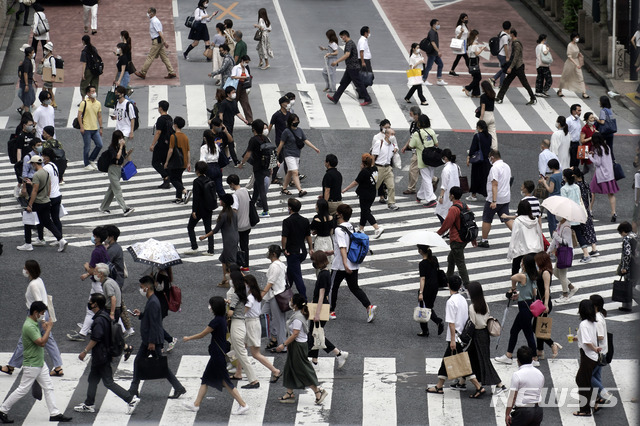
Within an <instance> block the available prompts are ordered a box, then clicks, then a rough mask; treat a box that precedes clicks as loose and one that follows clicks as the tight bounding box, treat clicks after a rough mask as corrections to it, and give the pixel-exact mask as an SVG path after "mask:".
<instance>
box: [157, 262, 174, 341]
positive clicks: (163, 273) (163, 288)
mask: <svg viewBox="0 0 640 426" xmlns="http://www.w3.org/2000/svg"><path fill="white" fill-rule="evenodd" d="M151 277H152V278H153V282H154V287H153V288H154V289H155V292H156V297H157V298H158V300H159V301H160V312H161V313H162V320H163V321H164V319H165V318H166V317H168V316H169V300H170V299H171V286H172V285H173V269H171V266H169V267H166V268H159V269H158V272H156V273H155V274H153V272H152V275H151ZM162 334H163V338H164V341H165V342H167V350H166V352H171V351H172V350H173V349H174V348H175V346H176V343H178V339H177V338H176V337H173V336H172V335H171V334H169V333H168V332H167V329H166V328H165V327H164V323H163V324H162Z"/></svg>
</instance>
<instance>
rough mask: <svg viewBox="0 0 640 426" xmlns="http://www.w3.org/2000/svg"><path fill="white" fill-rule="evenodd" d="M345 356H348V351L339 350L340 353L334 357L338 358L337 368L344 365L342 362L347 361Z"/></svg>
mask: <svg viewBox="0 0 640 426" xmlns="http://www.w3.org/2000/svg"><path fill="white" fill-rule="evenodd" d="M347 358H349V352H347V351H340V355H339V356H337V357H336V359H337V360H338V368H339V369H340V368H342V367H344V363H345V362H347Z"/></svg>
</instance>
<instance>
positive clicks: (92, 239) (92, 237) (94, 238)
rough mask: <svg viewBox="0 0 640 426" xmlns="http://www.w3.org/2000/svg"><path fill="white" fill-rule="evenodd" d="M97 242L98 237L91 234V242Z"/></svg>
mask: <svg viewBox="0 0 640 426" xmlns="http://www.w3.org/2000/svg"><path fill="white" fill-rule="evenodd" d="M95 243H96V237H94V236H93V235H92V236H91V244H95Z"/></svg>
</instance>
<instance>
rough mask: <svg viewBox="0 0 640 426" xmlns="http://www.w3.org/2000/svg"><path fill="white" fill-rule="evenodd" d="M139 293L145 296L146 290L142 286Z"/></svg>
mask: <svg viewBox="0 0 640 426" xmlns="http://www.w3.org/2000/svg"><path fill="white" fill-rule="evenodd" d="M140 295H141V296H145V297H146V296H147V292H146V291H145V290H144V288H142V287H141V288H140Z"/></svg>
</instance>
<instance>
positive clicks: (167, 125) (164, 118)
mask: <svg viewBox="0 0 640 426" xmlns="http://www.w3.org/2000/svg"><path fill="white" fill-rule="evenodd" d="M155 128H156V131H158V130H160V131H161V132H162V133H161V134H160V137H159V138H158V143H157V146H158V147H160V149H161V150H164V151H168V150H169V137H171V135H172V134H173V133H174V132H173V118H172V117H171V116H170V115H169V114H165V115H161V116H160V117H158V119H157V120H156V125H155Z"/></svg>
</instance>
